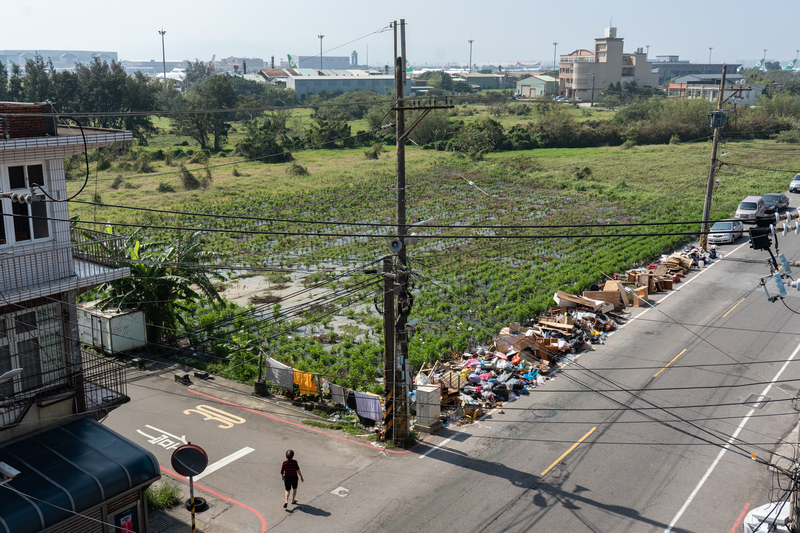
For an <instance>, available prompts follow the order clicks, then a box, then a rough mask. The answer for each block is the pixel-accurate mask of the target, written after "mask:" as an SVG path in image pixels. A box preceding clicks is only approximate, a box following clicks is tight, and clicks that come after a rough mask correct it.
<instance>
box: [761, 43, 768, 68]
mask: <svg viewBox="0 0 800 533" xmlns="http://www.w3.org/2000/svg"><path fill="white" fill-rule="evenodd" d="M761 68H762V69H763V70H767V49H766V48H764V59H763V61H762V62H761Z"/></svg>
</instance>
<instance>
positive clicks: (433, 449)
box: [419, 432, 461, 459]
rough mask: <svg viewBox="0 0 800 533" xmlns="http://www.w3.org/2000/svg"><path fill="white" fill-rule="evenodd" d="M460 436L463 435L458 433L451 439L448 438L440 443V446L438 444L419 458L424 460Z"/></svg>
mask: <svg viewBox="0 0 800 533" xmlns="http://www.w3.org/2000/svg"><path fill="white" fill-rule="evenodd" d="M459 435H461V433H460V432H458V433H455V434H454V435H450V436H449V437H447V438H446V439H444V440H443V441H442V442H440V443H439V444H437V445H436V446H434V447H433V448H431V449H430V450H428V451H427V452H425V453H423V454H422V455H420V456H419V458H420V459H422V458H423V457H427V456H428V454H429V453H431V452H433V451H435V450H437V449H438V448H439V447H440V446H444V445H445V444H447V443H448V442H450V441H451V440H453V439H454V438H456V437H458V436H459Z"/></svg>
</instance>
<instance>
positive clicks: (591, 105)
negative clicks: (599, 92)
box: [589, 72, 597, 107]
mask: <svg viewBox="0 0 800 533" xmlns="http://www.w3.org/2000/svg"><path fill="white" fill-rule="evenodd" d="M589 76H591V77H592V100H591V103H590V104H589V107H594V81H595V79H596V78H597V75H596V74H595V73H594V72H590V73H589Z"/></svg>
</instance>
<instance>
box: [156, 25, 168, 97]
mask: <svg viewBox="0 0 800 533" xmlns="http://www.w3.org/2000/svg"><path fill="white" fill-rule="evenodd" d="M158 33H159V34H161V61H162V62H163V65H164V87H166V86H167V55H166V53H165V52H164V34H165V33H167V31H166V30H165V29H164V27H163V26H162V27H161V29H160V30H158Z"/></svg>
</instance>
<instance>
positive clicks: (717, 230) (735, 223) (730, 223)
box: [708, 220, 744, 244]
mask: <svg viewBox="0 0 800 533" xmlns="http://www.w3.org/2000/svg"><path fill="white" fill-rule="evenodd" d="M743 233H744V224H743V223H742V221H741V220H720V221H719V222H716V223H715V224H714V225H713V226H711V233H709V234H708V242H710V243H712V244H719V243H723V242H730V243H732V242H734V241H735V240H736V239H738V238H739V237H741V236H742V234H743Z"/></svg>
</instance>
